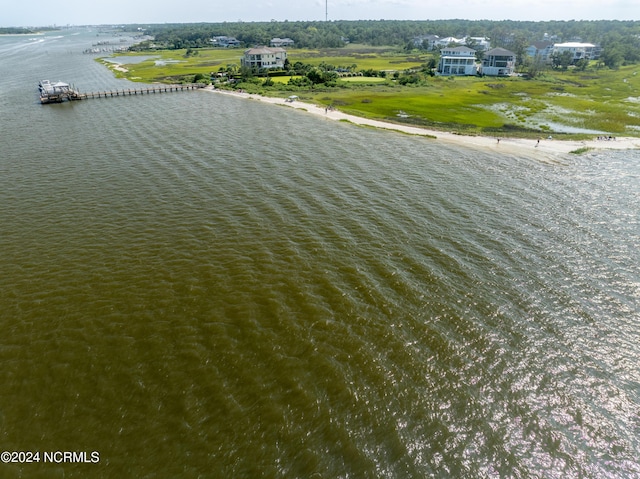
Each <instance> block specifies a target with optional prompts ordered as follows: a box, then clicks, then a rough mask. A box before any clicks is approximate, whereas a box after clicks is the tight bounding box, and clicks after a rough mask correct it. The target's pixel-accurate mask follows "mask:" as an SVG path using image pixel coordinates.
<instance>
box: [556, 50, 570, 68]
mask: <svg viewBox="0 0 640 479" xmlns="http://www.w3.org/2000/svg"><path fill="white" fill-rule="evenodd" d="M571 62H573V54H572V53H571V52H570V51H568V50H565V51H563V52H562V53H558V52H553V53H552V54H551V66H552V67H553V68H562V69H563V70H566V69H567V68H569V65H571Z"/></svg>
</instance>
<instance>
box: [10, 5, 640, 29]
mask: <svg viewBox="0 0 640 479" xmlns="http://www.w3.org/2000/svg"><path fill="white" fill-rule="evenodd" d="M3 3H5V2H3ZM92 3H93V2H92ZM90 5H91V3H89V2H87V1H86V0H66V1H65V2H63V3H56V2H51V0H30V1H29V2H27V3H22V2H19V1H10V2H6V3H5V5H4V6H2V7H1V8H0V27H12V26H49V25H54V24H55V25H58V26H61V25H103V24H104V25H106V24H127V23H191V22H211V23H216V22H237V21H244V22H254V21H270V20H277V21H284V20H289V21H299V20H302V21H317V20H324V19H325V6H326V7H327V11H328V19H329V20H383V19H384V20H440V19H452V18H458V19H467V20H485V19H486V20H533V21H546V20H640V2H639V1H638V0H560V1H558V0H506V1H505V0H266V1H261V0H231V1H229V0H190V1H187V2H179V1H178V2H176V1H175V0H110V1H109V2H99V3H97V4H96V3H93V5H95V6H90Z"/></svg>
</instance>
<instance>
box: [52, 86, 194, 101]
mask: <svg viewBox="0 0 640 479" xmlns="http://www.w3.org/2000/svg"><path fill="white" fill-rule="evenodd" d="M205 86H206V85H204V84H202V83H189V84H184V85H154V86H151V87H144V88H127V89H122V90H105V91H93V92H87V93H81V92H79V91H76V90H73V89H68V90H66V91H65V92H63V93H59V92H58V93H56V94H47V93H46V92H43V93H41V95H40V102H41V103H43V104H45V103H60V102H63V101H65V100H69V101H75V100H87V99H89V98H110V97H117V96H132V95H150V94H152V93H153V94H156V93H169V92H176V91H185V90H199V89H201V88H204V87H205Z"/></svg>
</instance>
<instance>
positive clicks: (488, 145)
mask: <svg viewBox="0 0 640 479" xmlns="http://www.w3.org/2000/svg"><path fill="white" fill-rule="evenodd" d="M204 90H207V91H211V92H215V93H220V94H225V95H232V96H236V97H240V98H246V99H252V100H258V101H262V102H265V103H271V104H276V105H283V106H287V107H290V108H294V109H298V110H305V111H307V112H308V113H311V114H313V115H317V116H321V117H324V118H326V119H328V120H337V121H339V120H347V121H349V122H351V123H354V124H356V125H362V126H369V127H374V128H381V129H385V130H394V131H399V132H402V133H407V134H412V135H422V136H429V137H433V138H434V139H435V140H437V141H442V142H446V143H452V144H458V145H465V146H469V147H472V148H480V149H487V150H494V151H500V152H502V153H517V154H525V155H527V156H529V155H534V156H554V155H557V154H567V153H570V152H572V151H575V150H578V149H581V148H591V149H594V150H633V149H640V138H634V137H617V138H616V139H615V140H614V139H611V140H598V139H597V138H594V139H593V140H586V141H567V140H556V139H553V138H548V137H549V135H548V134H545V136H544V137H542V136H541V138H540V140H533V139H527V138H499V137H490V136H470V135H461V134H457V133H451V132H445V131H438V130H430V129H427V128H420V127H415V126H410V125H401V124H396V123H390V122H385V121H380V120H372V119H368V118H362V117H359V116H355V115H348V114H346V113H342V112H340V111H339V110H335V109H332V110H331V109H330V110H327V109H325V107H324V106H318V105H313V104H310V103H305V102H302V101H299V100H294V101H289V100H287V101H285V100H284V99H283V98H272V97H265V96H261V95H255V94H249V93H244V92H236V91H230V90H220V89H215V88H213V87H207V88H205V89H204ZM551 136H553V134H551Z"/></svg>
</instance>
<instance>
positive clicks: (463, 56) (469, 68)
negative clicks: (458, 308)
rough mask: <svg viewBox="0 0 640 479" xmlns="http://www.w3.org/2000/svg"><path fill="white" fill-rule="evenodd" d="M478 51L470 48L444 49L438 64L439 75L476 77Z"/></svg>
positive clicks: (441, 51)
mask: <svg viewBox="0 0 640 479" xmlns="http://www.w3.org/2000/svg"><path fill="white" fill-rule="evenodd" d="M476 73H478V67H477V65H476V51H475V50H474V49H472V48H469V47H454V48H443V49H442V50H440V62H439V63H438V74H439V75H475V74H476Z"/></svg>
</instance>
